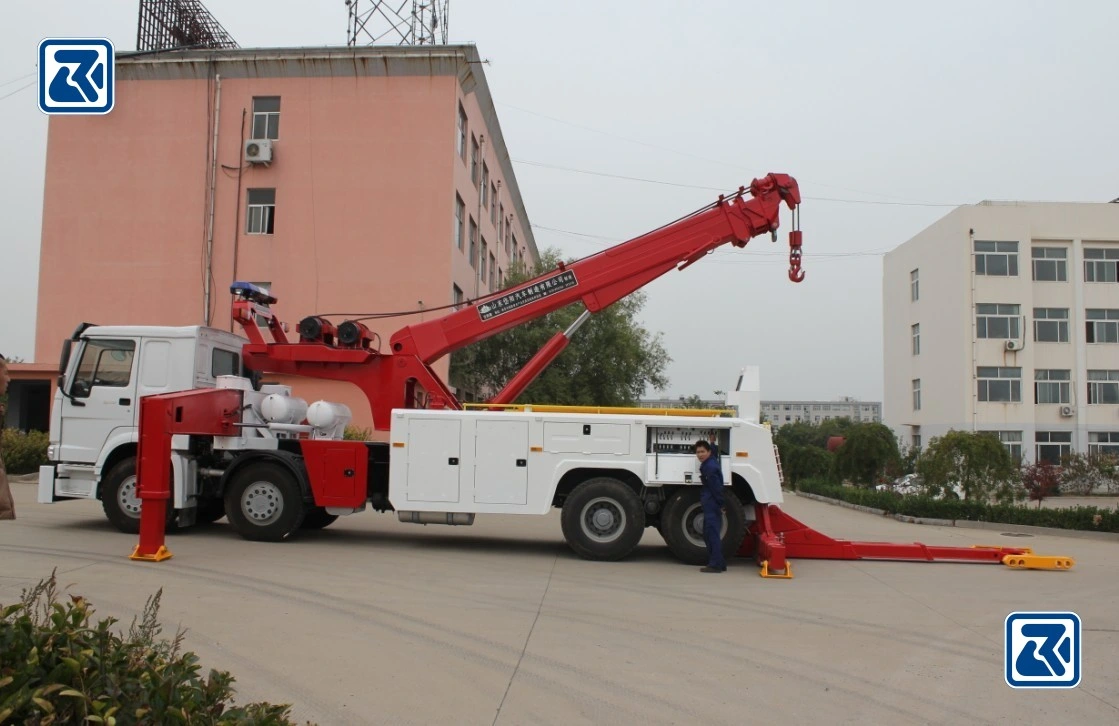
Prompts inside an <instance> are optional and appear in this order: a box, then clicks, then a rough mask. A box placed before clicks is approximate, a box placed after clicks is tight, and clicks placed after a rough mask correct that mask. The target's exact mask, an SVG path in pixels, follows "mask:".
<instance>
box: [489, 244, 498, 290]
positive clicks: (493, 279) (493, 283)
mask: <svg viewBox="0 0 1119 726" xmlns="http://www.w3.org/2000/svg"><path fill="white" fill-rule="evenodd" d="M490 289H491V290H496V289H497V261H496V260H495V259H494V258H493V253H492V252H491V253H490Z"/></svg>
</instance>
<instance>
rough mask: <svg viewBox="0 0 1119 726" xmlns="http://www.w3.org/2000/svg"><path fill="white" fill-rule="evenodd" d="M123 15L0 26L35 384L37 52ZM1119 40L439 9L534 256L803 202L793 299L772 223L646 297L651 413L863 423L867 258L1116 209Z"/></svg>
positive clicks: (89, 9)
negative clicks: (994, 203)
mask: <svg viewBox="0 0 1119 726" xmlns="http://www.w3.org/2000/svg"><path fill="white" fill-rule="evenodd" d="M400 2H401V0H394V3H396V4H399V3H400ZM204 4H205V5H206V7H207V8H208V9H209V10H210V12H211V13H212V14H213V15H214V16H215V17H216V18H217V19H218V20H219V21H220V22H221V23H222V24H223V25H224V26H225V28H226V30H228V31H229V33H230V34H231V35H232V36H233V37H234V38H235V39H236V40H237V42H238V43H239V44H240V46H241V47H243V48H249V47H259V46H272V47H275V46H319V45H344V44H345V42H346V6H345V4H344V2H343V0H204ZM137 5H138V3H137V2H136V0H114V1H109V2H88V1H79V0H64V1H63V0H55V1H54V2H50V3H47V2H42V1H41V0H35V1H31V0H15V1H14V2H13V1H12V0H8V1H7V2H5V3H4V10H5V13H4V19H3V21H2V22H0V41H2V42H0V119H2V121H0V129H2V134H0V218H2V219H3V229H2V231H0V311H3V315H2V317H0V352H2V353H4V354H5V355H9V356H11V355H16V356H22V357H24V358H27V359H30V358H31V355H32V350H33V345H34V325H35V321H34V302H35V299H36V281H37V277H38V266H39V264H40V260H39V254H38V250H39V232H40V226H41V216H42V195H43V168H44V163H45V152H46V131H47V121H46V117H45V116H43V115H42V114H41V113H40V112H39V111H38V109H37V107H36V103H35V101H36V98H35V86H34V81H35V78H34V75H33V74H34V72H35V61H36V58H35V56H36V47H37V45H38V43H39V41H40V40H41V39H43V38H44V37H50V36H92V37H108V38H110V39H112V40H113V42H114V44H115V45H116V47H117V49H118V50H131V49H134V48H135V47H136V13H137ZM1116 28H1119V3H1115V2H1105V1H1101V2H1072V1H1069V2H1063V3H1057V2H1025V1H1022V0H1015V1H1005V2H940V3H921V4H919V5H918V4H915V3H904V2H850V3H836V2H771V3H762V2H742V1H741V0H734V1H732V0H728V1H725V2H723V1H716V0H709V1H708V2H697V1H693V2H682V1H681V2H667V1H661V2H657V1H653V0H624V1H623V0H610V2H602V1H601V0H595V1H591V0H568V1H567V2H560V3H557V2H545V1H544V0H520V1H519V2H515V3H513V2H508V0H502V1H498V0H451V4H450V22H449V29H450V40H451V42H471V43H476V44H477V46H478V49H479V52H480V53H481V55H482V57H483V58H485V59H487V61H488V65H487V66H486V67H485V73H486V77H487V79H488V81H489V85H490V88H491V90H492V92H493V96H494V99H495V102H496V104H497V109H498V114H499V118H500V121H501V127H502V131H503V133H504V135H505V139H506V141H507V143H508V147H509V153H510V155H511V156H512V157H513V159H514V160H515V164H514V169H515V171H516V174H517V180H518V182H519V184H520V187H521V193H522V195H523V197H524V200H525V206H526V209H527V211H528V214H529V219H530V220H531V222H532V224H533V225H534V226H535V234H536V239H537V242H538V244H539V245H540V246H541V247H542V248H544V247H549V246H553V247H557V248H559V249H560V250H561V251H562V252H563V253H564V254H565V255H571V256H582V255H584V254H587V253H589V252H592V251H594V250H595V249H599V248H600V247H602V246H605V245H607V244H610V241H622V240H625V239H628V238H630V237H634V236H636V235H638V234H641V233H643V232H645V231H648V230H649V229H651V228H653V227H657V226H659V225H661V224H663V223H665V222H667V221H670V220H672V219H675V218H676V217H678V216H680V215H681V214H684V213H686V212H690V211H692V210H694V209H695V208H697V207H699V206H701V205H704V204H707V203H708V202H711V201H713V200H714V198H715V196H716V195H717V191H715V190H718V189H731V188H736V187H737V186H739V185H742V184H749V182H750V180H751V179H753V178H754V177H757V176H762V175H764V174H766V173H768V172H785V173H788V174H791V175H793V176H795V177H796V178H797V179H798V180H799V182H800V186H801V191H802V193H803V194H804V196H805V202H804V205H803V209H802V217H801V223H802V225H801V226H802V228H803V229H804V249H805V256H804V267H805V270H806V271H807V278H806V279H805V281H804V282H803V283H801V284H799V285H794V284H792V283H790V282H789V281H788V279H787V277H786V273H785V269H786V267H787V262H786V259H785V258H786V255H785V250H786V245H787V242H786V239H787V238H786V232H787V230H788V228H789V221H790V220H789V217H788V213H787V212H785V213H784V214H783V218H782V225H783V227H782V230H781V232H780V234H779V243H778V244H777V245H772V244H771V243H770V242H769V240H768V239H767V238H765V239H763V238H759V239H756V240H754V241H753V242H752V243H751V244H749V245H748V246H747V247H746V249H745V250H742V251H735V252H729V251H722V252H719V253H716V254H715V255H713V256H711V257H709V258H707V259H706V260H703V261H701V262H700V263H699V264H697V265H695V266H693V267H691V268H689V269H688V270H685V271H684V272H671V273H669V274H668V275H666V276H664V277H663V278H661V279H660V280H658V281H656V282H654V283H652V284H651V285H649V286H648V287H646V288H645V289H646V291H647V293H648V304H647V305H646V307H645V310H644V312H643V319H644V321H645V323H646V325H647V327H648V328H649V329H650V330H652V331H659V332H661V333H663V335H664V341H665V345H666V347H667V349H668V351H669V353H670V354H671V356H672V358H673V363H672V364H671V366H670V368H669V376H670V378H671V383H670V386H669V388H668V389H667V391H665V393H666V394H668V395H685V394H692V393H698V394H700V395H702V396H705V397H706V396H710V395H711V392H712V391H713V390H714V389H725V388H727V387H728V386H729V385H731V384H732V383H733V380H734V378H735V377H736V375H737V371H738V369H739V368H740V367H741V366H743V365H751V364H756V365H760V366H761V377H762V396H763V398H766V399H773V398H821V399H833V398H836V397H838V396H843V395H850V396H856V397H861V398H867V399H872V400H881V396H882V312H881V288H882V280H881V277H882V253H883V252H885V251H887V250H889V249H891V248H893V247H895V246H897V245H898V244H901V243H902V242H904V241H905V240H907V239H909V238H910V237H912V236H913V235H915V234H916V233H918V232H919V231H921V230H922V229H923V228H924V227H926V226H927V225H929V224H930V223H932V222H933V221H935V220H936V219H938V218H939V217H940V216H942V215H944V214H946V213H947V212H948V211H950V210H951V208H952V205H956V204H971V203H975V202H977V201H981V200H983V199H1023V200H1053V201H1109V200H1111V199H1114V198H1115V197H1119V175H1117V174H1116V170H1117V169H1119V152H1117V150H1116V148H1117V145H1116V140H1115V129H1116V128H1117V127H1119V94H1117V93H1116V90H1117V86H1119V83H1117V82H1116V80H1115V72H1116V69H1117V68H1119V45H1117V44H1116V41H1115V32H1116ZM530 162H531V163H530ZM557 166H558V167H565V169H556V168H550V167H557ZM589 172H594V174H591V173H589ZM602 175H614V176H622V177H631V178H632V179H619V178H613V177H611V176H602ZM640 180H645V181H640ZM654 182H659V183H654ZM62 263H63V262H62V261H58V262H56V264H62ZM91 284H96V281H91ZM57 294H63V295H67V294H75V295H76V294H80V293H79V291H65V290H60V291H57ZM76 304H77V303H76ZM75 320H77V318H75ZM113 322H119V323H127V322H129V321H123V320H122V321H113Z"/></svg>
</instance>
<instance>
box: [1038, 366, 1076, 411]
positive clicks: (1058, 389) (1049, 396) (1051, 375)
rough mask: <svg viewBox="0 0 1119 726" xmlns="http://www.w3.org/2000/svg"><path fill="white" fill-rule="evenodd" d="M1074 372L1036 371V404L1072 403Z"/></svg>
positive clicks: (1039, 369) (1041, 369) (1044, 369)
mask: <svg viewBox="0 0 1119 726" xmlns="http://www.w3.org/2000/svg"><path fill="white" fill-rule="evenodd" d="M1071 381H1072V371H1069V370H1058V369H1049V368H1038V369H1037V370H1035V371H1034V403H1037V404H1043V403H1072V391H1071V390H1070V389H1071V387H1072V382H1071Z"/></svg>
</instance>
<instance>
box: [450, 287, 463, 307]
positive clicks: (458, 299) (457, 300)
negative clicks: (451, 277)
mask: <svg viewBox="0 0 1119 726" xmlns="http://www.w3.org/2000/svg"><path fill="white" fill-rule="evenodd" d="M462 301H463V295H462V288H460V287H459V286H458V285H451V302H452V303H453V304H454V306H455V310H458V309H459V308H460V307H462Z"/></svg>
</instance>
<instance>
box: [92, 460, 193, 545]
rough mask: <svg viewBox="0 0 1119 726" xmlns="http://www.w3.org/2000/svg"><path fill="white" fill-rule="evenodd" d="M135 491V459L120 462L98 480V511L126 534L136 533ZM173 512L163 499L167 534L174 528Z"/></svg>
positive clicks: (138, 500)
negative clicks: (99, 491) (99, 493)
mask: <svg viewBox="0 0 1119 726" xmlns="http://www.w3.org/2000/svg"><path fill="white" fill-rule="evenodd" d="M138 494H139V492H138V491H137V488H136V457H135V456H129V457H127V458H125V459H121V460H120V461H118V462H117V463H116V464H114V465H113V467H112V468H111V469H109V473H108V474H106V475H105V477H104V478H103V479H102V480H101V509H103V510H104V511H105V518H106V519H108V520H109V521H110V522H111V523H112V525H113V526H114V527H116V528H117V529H119V530H120V531H121V532H125V533H127V534H136V533H138V532H139V531H140V497H139V496H138ZM174 522H175V510H174V509H172V507H171V500H167V531H168V532H170V531H171V530H173V529H174Z"/></svg>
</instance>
